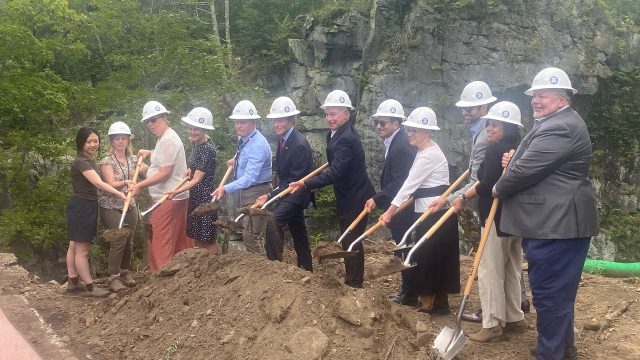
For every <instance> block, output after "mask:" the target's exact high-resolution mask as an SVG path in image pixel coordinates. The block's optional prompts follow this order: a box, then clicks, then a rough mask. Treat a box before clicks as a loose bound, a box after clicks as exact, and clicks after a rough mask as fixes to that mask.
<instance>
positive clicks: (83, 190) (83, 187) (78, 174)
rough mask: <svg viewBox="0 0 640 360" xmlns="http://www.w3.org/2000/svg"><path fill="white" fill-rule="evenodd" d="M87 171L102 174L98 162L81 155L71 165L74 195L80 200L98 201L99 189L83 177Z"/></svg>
mask: <svg viewBox="0 0 640 360" xmlns="http://www.w3.org/2000/svg"><path fill="white" fill-rule="evenodd" d="M87 170H94V171H95V172H96V173H97V174H100V172H99V171H98V166H97V165H96V162H95V161H93V159H89V158H88V157H86V156H85V155H84V154H81V153H79V154H78V155H76V158H75V159H73V162H72V163H71V188H72V189H73V192H72V195H73V196H74V197H77V198H79V199H85V200H93V201H98V188H96V187H95V186H94V185H93V184H92V183H91V181H89V180H88V179H87V178H86V177H85V176H84V175H82V173H83V172H85V171H87Z"/></svg>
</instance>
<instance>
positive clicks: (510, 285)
mask: <svg viewBox="0 0 640 360" xmlns="http://www.w3.org/2000/svg"><path fill="white" fill-rule="evenodd" d="M482 231H483V232H484V228H482ZM521 243H522V238H521V237H519V236H509V237H499V236H498V234H497V233H496V227H495V224H494V226H492V227H491V231H490V232H489V238H488V239H487V244H486V245H485V248H484V252H483V254H482V259H481V260H480V266H479V267H478V290H479V291H480V302H481V304H482V327H483V328H485V329H489V328H492V327H494V326H497V325H500V326H502V327H504V326H505V325H506V323H508V322H516V321H520V320H522V319H524V313H523V312H522V310H521V309H520V302H521V300H522V299H521V292H520V276H521V274H522V245H521Z"/></svg>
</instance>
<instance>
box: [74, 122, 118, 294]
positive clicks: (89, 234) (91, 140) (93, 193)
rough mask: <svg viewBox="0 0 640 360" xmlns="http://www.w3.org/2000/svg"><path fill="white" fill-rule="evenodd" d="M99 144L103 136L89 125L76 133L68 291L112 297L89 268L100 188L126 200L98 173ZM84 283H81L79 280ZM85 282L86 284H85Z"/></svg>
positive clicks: (95, 231)
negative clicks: (96, 159)
mask: <svg viewBox="0 0 640 360" xmlns="http://www.w3.org/2000/svg"><path fill="white" fill-rule="evenodd" d="M99 147H100V136H99V135H98V133H97V132H96V131H95V130H94V129H93V128H90V127H88V126H85V127H83V128H81V129H80V130H79V131H78V134H77V135H76V151H77V155H76V158H75V159H74V160H73V162H72V163H71V187H72V189H73V193H72V196H71V200H70V201H69V204H68V205H67V209H66V211H65V215H66V218H67V227H68V229H69V239H70V240H71V241H70V242H69V249H68V250H67V271H68V273H69V281H68V282H67V292H76V291H86V293H84V295H86V296H90V297H105V296H109V292H108V291H105V290H102V289H100V288H98V287H94V286H93V280H92V279H91V272H90V271H89V249H90V248H91V241H93V239H94V238H95V236H96V234H97V233H98V190H97V189H100V190H102V191H105V192H108V193H110V194H113V195H114V196H117V197H119V198H120V199H122V200H124V199H125V198H126V196H124V194H123V193H122V192H120V191H119V190H116V189H114V188H113V187H112V186H111V185H109V184H107V183H105V182H103V181H102V179H100V175H98V166H97V165H96V162H95V161H94V160H93V154H94V153H95V152H96V151H97V150H98V148H99ZM78 277H81V278H82V281H84V284H83V283H81V282H80V279H79V278H78ZM85 284H86V285H85Z"/></svg>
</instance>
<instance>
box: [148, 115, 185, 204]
mask: <svg viewBox="0 0 640 360" xmlns="http://www.w3.org/2000/svg"><path fill="white" fill-rule="evenodd" d="M172 165H173V173H171V177H170V178H169V180H167V181H165V182H161V183H160V184H156V185H153V186H149V195H151V200H153V201H158V200H160V198H162V197H163V196H164V193H165V191H169V190H171V189H173V187H174V186H176V185H178V183H179V182H180V181H181V180H182V175H184V173H185V172H187V159H186V157H185V155H184V146H183V145H182V140H180V136H178V134H177V133H176V132H175V131H174V130H173V129H171V128H169V129H167V131H165V132H164V134H162V137H161V138H160V139H158V142H157V143H156V148H155V149H154V150H153V152H152V153H151V166H149V170H147V177H151V176H153V175H155V174H157V173H158V172H159V171H160V167H162V166H172ZM183 186H184V185H183ZM186 199H189V191H185V192H183V193H181V194H178V195H176V196H175V197H174V198H173V200H186Z"/></svg>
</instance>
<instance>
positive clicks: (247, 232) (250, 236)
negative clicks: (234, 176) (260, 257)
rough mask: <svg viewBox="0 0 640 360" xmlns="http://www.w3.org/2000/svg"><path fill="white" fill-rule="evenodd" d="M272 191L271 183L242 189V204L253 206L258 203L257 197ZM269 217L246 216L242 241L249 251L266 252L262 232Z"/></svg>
mask: <svg viewBox="0 0 640 360" xmlns="http://www.w3.org/2000/svg"><path fill="white" fill-rule="evenodd" d="M269 191H271V185H269V184H267V185H260V186H256V187H252V188H250V189H247V190H241V191H240V204H242V206H243V207H245V206H251V205H253V204H255V203H256V199H258V198H259V197H260V196H262V195H265V194H267V193H268V192H269ZM266 221H267V219H266V218H265V217H264V216H254V217H250V216H245V217H244V219H243V223H242V225H243V226H244V230H242V241H243V242H244V246H245V247H246V248H247V251H248V252H252V253H258V254H262V253H264V244H263V243H262V233H263V232H264V225H265V223H266Z"/></svg>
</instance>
